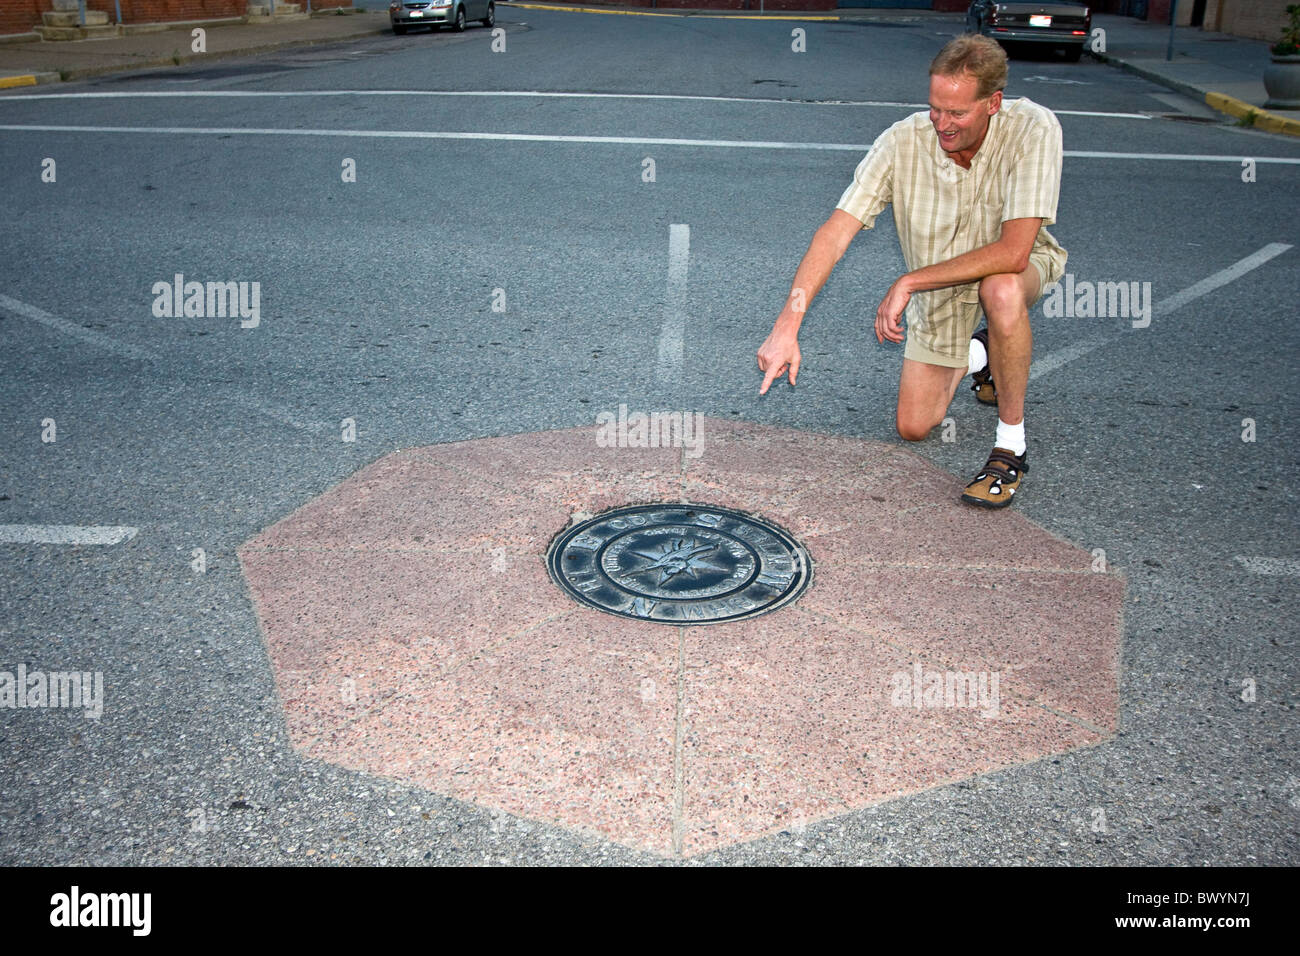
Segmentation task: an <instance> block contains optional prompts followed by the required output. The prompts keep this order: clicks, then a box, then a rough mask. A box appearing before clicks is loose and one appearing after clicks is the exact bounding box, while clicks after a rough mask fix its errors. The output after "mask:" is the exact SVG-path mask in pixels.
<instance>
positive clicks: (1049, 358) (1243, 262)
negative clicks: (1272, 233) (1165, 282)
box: [1029, 242, 1291, 381]
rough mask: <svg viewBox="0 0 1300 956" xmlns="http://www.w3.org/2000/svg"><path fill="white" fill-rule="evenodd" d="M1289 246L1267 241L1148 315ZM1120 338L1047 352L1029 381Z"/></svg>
mask: <svg viewBox="0 0 1300 956" xmlns="http://www.w3.org/2000/svg"><path fill="white" fill-rule="evenodd" d="M1290 248H1291V246H1290V245H1288V244H1287V243H1285V242H1270V243H1269V244H1268V245H1267V246H1265V247H1264V248H1262V249H1260V250H1259V251H1257V252H1253V253H1251V254H1250V255H1248V256H1246V258H1244V259H1240V260H1238V261H1237V262H1234V263H1233V264H1232V265H1230V266H1228V268H1226V269H1220V270H1219V271H1218V272H1216V273H1214V274H1213V275H1210V276H1206V277H1205V278H1204V279H1202V280H1201V281H1200V282H1197V283H1194V284H1193V285H1189V286H1188V287H1187V288H1186V289H1183V290H1182V291H1181V292H1176V293H1174V294H1173V295H1171V296H1170V297H1169V298H1167V299H1161V300H1160V301H1159V302H1157V303H1156V304H1155V305H1154V306H1152V308H1151V314H1152V315H1153V316H1157V315H1168V314H1169V313H1170V312H1173V311H1174V310H1175V309H1180V308H1182V307H1183V306H1185V305H1186V304H1187V303H1189V302H1191V301H1193V300H1195V299H1199V298H1200V297H1201V296H1203V295H1206V294H1207V293H1210V292H1213V291H1214V290H1215V289H1218V288H1219V287H1221V286H1225V285H1227V284H1228V283H1229V282H1231V281H1233V280H1234V279H1239V278H1241V277H1242V276H1243V275H1245V274H1246V273H1247V272H1250V271H1251V270H1252V269H1258V268H1259V267H1260V266H1262V265H1263V264H1264V263H1266V262H1268V261H1269V260H1270V259H1273V258H1275V257H1277V256H1280V255H1281V254H1282V253H1284V252H1286V251H1287V250H1288V249H1290ZM1120 338H1121V337H1120V336H1116V335H1102V336H1097V337H1095V338H1091V339H1085V340H1084V341H1082V342H1076V343H1075V344H1073V345H1068V346H1066V347H1065V348H1063V349H1059V350H1058V351H1055V352H1049V353H1048V354H1047V355H1044V356H1043V357H1042V358H1038V359H1035V360H1034V362H1033V364H1032V365H1030V366H1029V378H1030V380H1031V381H1032V380H1033V379H1035V378H1038V377H1039V376H1040V375H1046V374H1047V373H1048V372H1053V371H1055V370H1056V369H1058V368H1060V367H1061V366H1063V365H1066V364H1067V363H1069V362H1073V361H1074V360H1075V359H1077V358H1079V357H1080V356H1083V355H1087V354H1088V353H1089V352H1091V351H1093V350H1094V349H1099V348H1101V347H1102V346H1103V345H1109V344H1110V343H1112V342H1118V341H1119V339H1120Z"/></svg>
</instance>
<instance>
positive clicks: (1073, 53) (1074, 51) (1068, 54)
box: [1065, 43, 1083, 63]
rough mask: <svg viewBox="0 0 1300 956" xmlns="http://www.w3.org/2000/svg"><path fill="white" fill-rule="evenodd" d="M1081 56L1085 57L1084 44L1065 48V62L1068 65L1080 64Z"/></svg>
mask: <svg viewBox="0 0 1300 956" xmlns="http://www.w3.org/2000/svg"><path fill="white" fill-rule="evenodd" d="M1081 56H1083V44H1082V43H1075V44H1073V45H1071V46H1067V47H1066V48H1065V61H1066V62H1067V63H1078V62H1079V57H1081Z"/></svg>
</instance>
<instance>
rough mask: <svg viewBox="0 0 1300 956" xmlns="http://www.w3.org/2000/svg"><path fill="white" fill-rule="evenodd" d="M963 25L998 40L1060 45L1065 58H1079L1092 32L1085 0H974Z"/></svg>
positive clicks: (1089, 13)
mask: <svg viewBox="0 0 1300 956" xmlns="http://www.w3.org/2000/svg"><path fill="white" fill-rule="evenodd" d="M966 29H967V30H968V31H970V32H971V33H982V34H984V35H985V36H988V37H992V38H993V39H995V40H997V41H998V42H999V43H1002V44H1004V45H1005V44H1008V43H1050V44H1052V45H1053V46H1058V47H1062V48H1063V49H1064V50H1065V56H1066V59H1068V60H1075V61H1077V60H1078V59H1079V56H1080V55H1081V54H1082V53H1083V45H1084V44H1085V43H1087V42H1088V36H1089V34H1091V33H1092V11H1091V10H1089V9H1088V6H1087V4H1083V3H1071V2H1069V0H1057V2H1054V3H998V2H997V0H974V2H973V3H972V4H971V5H970V9H969V10H967V11H966Z"/></svg>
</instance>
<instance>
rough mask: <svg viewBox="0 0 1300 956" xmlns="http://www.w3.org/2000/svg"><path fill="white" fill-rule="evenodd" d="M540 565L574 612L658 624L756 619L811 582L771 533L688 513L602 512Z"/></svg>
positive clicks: (648, 509)
mask: <svg viewBox="0 0 1300 956" xmlns="http://www.w3.org/2000/svg"><path fill="white" fill-rule="evenodd" d="M546 565H547V567H548V568H549V570H550V572H551V577H552V578H553V579H554V580H555V582H556V583H557V584H559V585H560V587H562V588H563V589H564V590H565V591H567V592H568V593H569V594H571V595H572V596H573V597H575V598H576V599H577V600H579V601H581V602H582V603H583V604H587V605H590V606H591V607H594V608H598V609H600V610H602V611H608V612H609V613H610V614H618V615H621V616H623V617H631V618H636V619H638V620H644V621H657V622H659V623H662V624H717V623H719V622H721V621H736V620H740V619H741V618H747V617H754V616H755V615H758V614H765V613H767V612H768V611H774V610H776V609H777V608H779V607H782V606H784V605H786V604H789V603H790V602H791V601H793V600H794V599H795V598H797V597H798V596H799V595H800V594H802V593H803V591H804V590H805V589H806V588H807V587H808V585H809V583H810V582H811V581H812V562H811V561H810V560H809V558H808V552H807V551H806V550H804V548H803V546H802V545H800V544H799V543H798V542H797V541H795V539H794V538H792V537H791V536H790V535H789V534H787V533H786V532H785V531H783V530H782V529H780V528H778V527H777V526H776V525H774V524H772V523H770V522H768V521H763V520H761V519H758V518H755V517H752V516H750V515H747V514H743V513H742V512H739V511H732V510H730V509H728V508H714V507H711V506H707V505H691V504H680V505H635V506H632V507H627V508H615V509H614V510H613V511H606V512H605V513H604V514H600V515H597V516H596V517H594V518H591V519H589V520H587V521H583V522H581V523H580V524H576V525H574V526H573V527H572V528H569V529H568V530H566V531H564V532H563V533H562V534H560V535H559V536H558V537H557V538H556V539H555V540H554V541H553V542H552V543H551V547H550V550H549V551H548V552H547V555H546Z"/></svg>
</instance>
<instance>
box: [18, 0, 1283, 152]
mask: <svg viewBox="0 0 1300 956" xmlns="http://www.w3.org/2000/svg"><path fill="white" fill-rule="evenodd" d="M502 7H503V8H507V7H521V8H525V9H543V10H544V9H552V10H567V11H573V12H574V14H575V15H581V14H583V13H594V14H623V15H643V16H659V17H663V16H708V17H722V16H735V17H739V18H745V19H756V18H759V17H760V16H761V17H763V18H771V19H783V20H891V21H898V20H917V21H921V20H927V21H929V20H934V21H942V22H944V23H964V17H963V16H962V15H961V14H955V13H935V12H933V11H928V10H913V9H897V10H895V9H875V8H873V9H869V10H868V9H862V10H844V9H841V10H835V11H824V10H821V11H806V12H800V11H789V10H782V11H775V12H772V13H769V14H759V13H756V12H754V11H726V10H707V9H694V8H692V9H674V10H652V9H649V8H647V7H619V6H601V7H587V8H584V7H580V6H575V5H571V4H559V3H544V2H534V0H526V2H522V3H509V2H503V3H502ZM1093 24H1094V26H1098V27H1101V28H1102V29H1103V30H1105V31H1106V49H1105V52H1097V53H1094V54H1093V55H1094V56H1096V57H1097V58H1098V59H1101V60H1104V61H1105V62H1107V63H1110V64H1112V65H1114V66H1116V67H1119V68H1120V69H1124V70H1128V71H1130V72H1132V73H1136V74H1138V75H1140V76H1142V77H1145V78H1146V79H1149V80H1151V81H1153V82H1156V83H1160V84H1162V85H1164V86H1167V87H1169V88H1170V89H1172V90H1175V91H1177V92H1180V93H1184V94H1186V95H1188V96H1192V97H1194V98H1195V99H1197V100H1200V101H1202V102H1205V103H1207V104H1208V105H1210V106H1212V107H1213V108H1215V109H1217V110H1220V111H1221V112H1225V113H1228V114H1230V115H1233V116H1236V117H1239V118H1242V117H1247V116H1249V117H1250V118H1251V119H1252V120H1253V121H1254V123H1255V125H1256V126H1259V127H1261V128H1263V129H1267V130H1270V131H1273V132H1284V133H1289V134H1291V135H1300V116H1297V117H1294V118H1292V117H1289V116H1287V115H1285V114H1272V113H1268V112H1266V111H1264V110H1263V109H1262V108H1261V107H1262V105H1263V103H1264V102H1265V100H1266V99H1267V94H1266V93H1265V91H1264V83H1263V74H1264V68H1265V67H1266V66H1267V65H1268V62H1269V52H1268V44H1267V43H1264V42H1262V41H1259V40H1247V39H1243V38H1240V37H1232V36H1227V35H1225V34H1221V33H1207V32H1205V31H1203V30H1199V29H1195V28H1192V27H1180V28H1178V29H1177V31H1176V33H1175V37H1174V55H1173V58H1172V60H1166V59H1165V54H1166V48H1167V45H1168V41H1169V28H1168V26H1162V25H1159V24H1152V23H1147V22H1145V21H1141V20H1134V19H1132V18H1129V17H1120V16H1110V15H1106V14H1097V15H1095V16H1094V17H1093ZM196 25H200V24H199V23H187V24H184V25H177V26H176V27H175V28H172V29H166V30H159V31H156V32H148V33H144V32H142V33H131V34H128V35H125V36H118V37H112V38H110V39H102V40H71V41H66V42H59V43H51V42H44V41H39V40H37V41H27V42H0V89H2V88H5V87H12V86H31V85H35V84H37V83H49V82H57V81H59V80H76V79H85V78H87V77H92V76H97V75H100V74H104V73H115V72H121V71H125V70H136V69H157V68H160V67H168V66H178V65H182V64H188V63H194V62H197V61H199V60H212V59H217V58H221V57H232V56H249V55H253V54H257V53H262V52H266V51H270V50H275V49H280V48H284V47H292V46H309V45H313V44H319V43H338V42H342V41H345V40H349V39H353V38H355V37H360V36H368V35H373V34H375V33H383V32H386V31H388V30H389V29H390V27H389V22H388V11H387V9H386V8H385V7H384V6H382V5H379V6H377V8H375V9H367V10H365V11H364V12H352V13H349V14H347V15H342V14H340V13H339V12H338V11H329V12H321V13H319V14H314V15H313V16H312V17H311V18H310V19H307V20H297V21H291V22H286V23H278V24H249V23H242V22H238V21H236V22H231V21H228V20H227V21H210V22H209V23H207V24H202V25H204V26H205V29H206V30H207V37H206V41H207V50H206V52H205V53H195V52H193V51H192V50H191V37H190V31H191V30H192V29H193V28H194V27H195V26H196Z"/></svg>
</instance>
